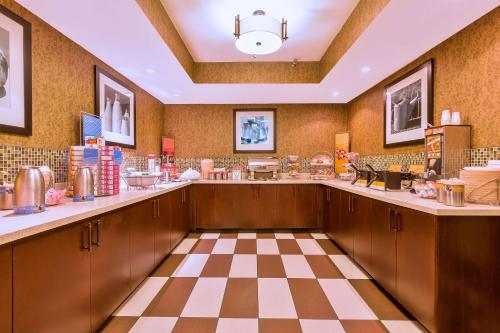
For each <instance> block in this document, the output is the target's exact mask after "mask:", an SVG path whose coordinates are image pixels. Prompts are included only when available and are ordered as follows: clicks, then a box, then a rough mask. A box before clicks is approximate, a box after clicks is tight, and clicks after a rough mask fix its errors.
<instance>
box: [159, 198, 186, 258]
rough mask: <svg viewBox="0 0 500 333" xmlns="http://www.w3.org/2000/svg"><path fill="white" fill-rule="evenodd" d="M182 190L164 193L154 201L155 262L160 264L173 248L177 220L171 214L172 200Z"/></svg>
mask: <svg viewBox="0 0 500 333" xmlns="http://www.w3.org/2000/svg"><path fill="white" fill-rule="evenodd" d="M178 191H180V190H177V191H174V192H170V193H167V194H164V195H162V196H160V197H157V198H156V199H153V200H156V201H155V202H153V206H154V209H155V210H156V212H155V213H154V214H153V217H154V227H155V243H154V244H155V264H156V265H157V264H159V263H160V262H161V261H162V260H163V259H164V258H165V257H166V256H167V255H168V254H169V253H170V249H171V246H172V245H171V237H172V234H173V233H174V232H175V231H174V230H176V228H175V223H178V222H175V221H173V220H172V216H171V212H170V210H171V204H170V200H171V197H172V196H175V195H176V192H178Z"/></svg>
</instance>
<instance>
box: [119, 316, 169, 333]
mask: <svg viewBox="0 0 500 333" xmlns="http://www.w3.org/2000/svg"><path fill="white" fill-rule="evenodd" d="M176 322H177V317H141V318H139V319H138V320H137V321H136V322H135V324H134V326H132V328H131V329H130V331H129V333H170V332H172V330H173V329H174V326H175V323H176Z"/></svg>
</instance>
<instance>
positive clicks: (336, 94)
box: [332, 91, 340, 97]
mask: <svg viewBox="0 0 500 333" xmlns="http://www.w3.org/2000/svg"><path fill="white" fill-rule="evenodd" d="M338 95H340V93H339V92H338V91H334V92H333V93H332V96H333V97H337V96H338Z"/></svg>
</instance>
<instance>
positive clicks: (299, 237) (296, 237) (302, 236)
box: [293, 232, 312, 239]
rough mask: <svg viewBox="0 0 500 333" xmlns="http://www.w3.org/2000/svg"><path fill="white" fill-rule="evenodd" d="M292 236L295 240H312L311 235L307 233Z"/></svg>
mask: <svg viewBox="0 0 500 333" xmlns="http://www.w3.org/2000/svg"><path fill="white" fill-rule="evenodd" d="M293 236H294V237H295V239H308V238H312V236H311V234H309V233H307V232H294V233H293Z"/></svg>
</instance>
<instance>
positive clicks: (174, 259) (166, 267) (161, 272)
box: [151, 254, 186, 277]
mask: <svg viewBox="0 0 500 333" xmlns="http://www.w3.org/2000/svg"><path fill="white" fill-rule="evenodd" d="M184 257H186V255H185V254H171V255H169V256H168V257H167V258H166V259H165V260H164V261H163V262H162V263H161V264H160V266H159V267H158V268H157V269H156V270H155V271H154V273H153V274H152V275H151V276H156V277H159V276H163V277H169V276H171V275H172V273H174V272H175V270H176V268H177V267H179V264H180V263H181V262H182V260H183V259H184Z"/></svg>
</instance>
